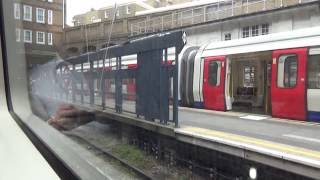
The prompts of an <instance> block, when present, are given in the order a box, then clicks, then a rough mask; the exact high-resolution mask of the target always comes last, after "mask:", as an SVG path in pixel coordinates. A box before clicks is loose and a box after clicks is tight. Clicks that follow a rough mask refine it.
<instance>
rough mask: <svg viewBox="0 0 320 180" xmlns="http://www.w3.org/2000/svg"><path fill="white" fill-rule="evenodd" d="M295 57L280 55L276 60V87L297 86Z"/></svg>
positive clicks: (296, 62) (296, 61)
mask: <svg viewBox="0 0 320 180" xmlns="http://www.w3.org/2000/svg"><path fill="white" fill-rule="evenodd" d="M297 73H298V60H297V55H292V54H291V55H282V56H280V58H279V60H278V82H277V84H278V87H281V88H291V87H295V86H296V84H297Z"/></svg>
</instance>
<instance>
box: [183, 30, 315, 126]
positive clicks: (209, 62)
mask: <svg viewBox="0 0 320 180" xmlns="http://www.w3.org/2000/svg"><path fill="white" fill-rule="evenodd" d="M318 45H320V28H319V27H313V28H306V29H300V30H294V31H290V32H282V33H274V34H269V35H264V36H258V37H252V38H248V39H238V40H231V41H223V42H213V43H210V44H207V45H204V46H202V47H200V49H199V50H197V54H196V55H195V59H194V65H193V78H192V81H193V82H192V83H189V85H191V84H192V89H193V96H192V98H193V99H192V100H189V101H187V100H186V101H187V102H188V103H187V104H186V105H187V106H194V107H202V108H205V109H213V110H220V111H227V110H236V111H237V110H240V111H246V112H254V113H255V112H257V113H264V114H271V115H272V116H274V117H281V118H289V119H297V120H315V121H320V48H319V47H317V46H318ZM187 48H189V49H190V47H187ZM191 52H193V51H190V54H191ZM184 53H186V51H184ZM190 56H191V55H190ZM186 57H189V56H188V55H187V54H184V55H183V56H182V58H181V61H182V64H183V62H184V61H186V59H187V58H186ZM181 67H183V65H182V66H181ZM189 68H190V67H189ZM181 69H183V68H181ZM183 72H187V71H183V70H181V73H183ZM185 76H188V75H187V74H181V78H180V81H181V82H180V84H183V83H182V81H185V82H184V83H186V82H188V81H186V79H185V78H184V77H185ZM181 88H182V89H181ZM183 88H185V86H181V85H180V89H181V92H187V89H188V88H187V89H183ZM183 97H184V95H183V93H182V96H181V98H183ZM188 97H190V96H188ZM190 102H193V103H192V104H190Z"/></svg>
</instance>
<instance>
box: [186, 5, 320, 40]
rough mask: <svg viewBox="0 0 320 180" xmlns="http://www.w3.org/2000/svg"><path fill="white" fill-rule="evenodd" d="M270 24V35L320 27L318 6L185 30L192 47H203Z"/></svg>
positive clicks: (237, 36)
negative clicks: (252, 27) (227, 36)
mask: <svg viewBox="0 0 320 180" xmlns="http://www.w3.org/2000/svg"><path fill="white" fill-rule="evenodd" d="M264 23H268V24H269V26H270V29H269V30H270V33H277V32H285V31H291V30H294V29H301V28H307V27H313V26H319V25H320V11H319V7H318V6H309V7H301V8H296V9H290V10H284V11H279V12H274V13H267V14H259V15H255V16H249V17H243V18H241V21H239V20H238V19H233V20H228V21H224V22H218V23H213V24H210V25H207V24H206V25H201V26H194V27H190V28H185V29H184V30H185V31H186V32H187V35H188V36H187V37H188V43H189V44H190V45H203V44H206V43H209V42H212V41H223V40H224V34H225V33H231V36H232V39H238V38H241V34H242V27H245V26H253V25H261V24H264Z"/></svg>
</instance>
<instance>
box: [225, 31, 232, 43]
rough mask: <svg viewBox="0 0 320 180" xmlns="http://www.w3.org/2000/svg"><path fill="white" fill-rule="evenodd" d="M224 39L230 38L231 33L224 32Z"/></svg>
mask: <svg viewBox="0 0 320 180" xmlns="http://www.w3.org/2000/svg"><path fill="white" fill-rule="evenodd" d="M224 40H225V41H229V40H231V33H226V34H224Z"/></svg>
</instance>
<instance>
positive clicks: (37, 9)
mask: <svg viewBox="0 0 320 180" xmlns="http://www.w3.org/2000/svg"><path fill="white" fill-rule="evenodd" d="M40 11H42V12H43V18H42V20H40V19H39V15H40ZM45 19H46V10H45V9H43V8H36V22H37V23H42V24H44V23H45V21H46V20H45Z"/></svg>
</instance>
